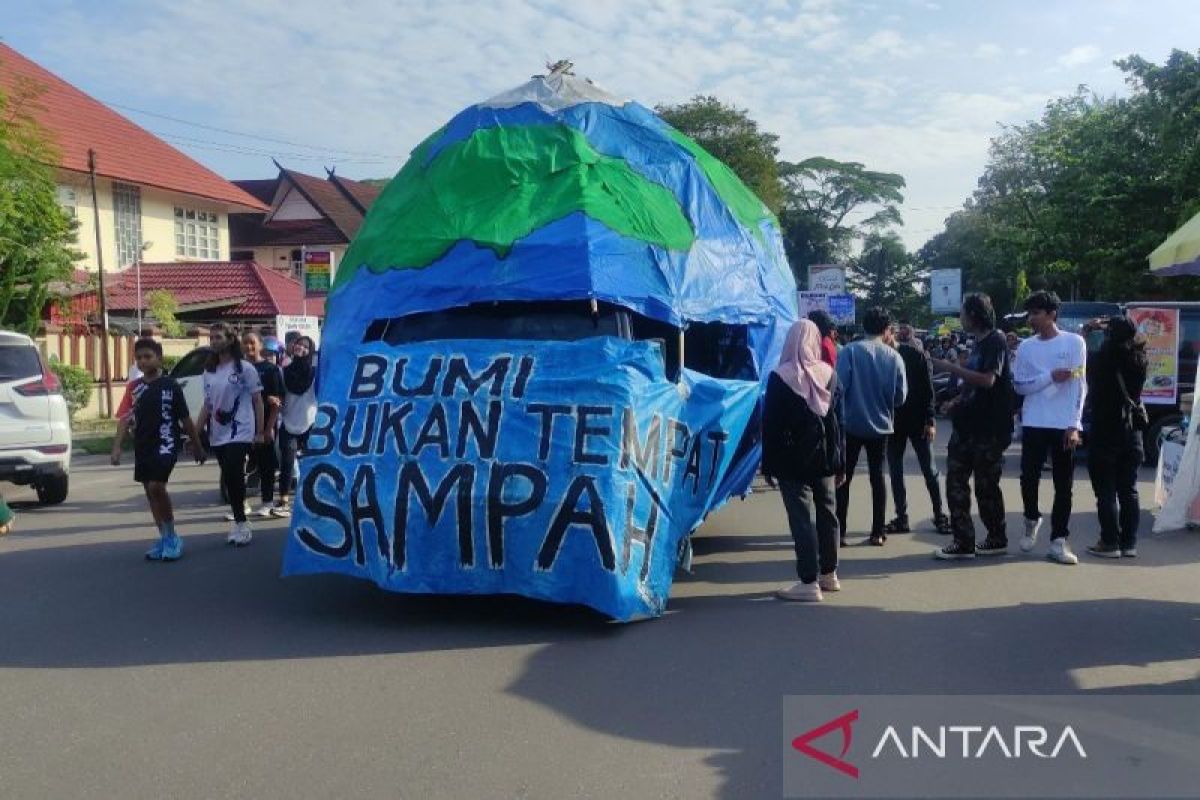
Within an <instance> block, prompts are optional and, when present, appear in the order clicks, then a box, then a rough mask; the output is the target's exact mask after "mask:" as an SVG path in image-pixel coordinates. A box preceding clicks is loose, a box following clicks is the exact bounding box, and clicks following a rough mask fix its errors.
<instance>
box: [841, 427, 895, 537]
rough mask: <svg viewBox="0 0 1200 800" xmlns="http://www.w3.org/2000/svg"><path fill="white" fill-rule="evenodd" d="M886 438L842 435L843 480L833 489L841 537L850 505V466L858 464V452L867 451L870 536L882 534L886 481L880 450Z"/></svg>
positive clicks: (845, 529) (882, 455) (852, 472)
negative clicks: (835, 496)
mask: <svg viewBox="0 0 1200 800" xmlns="http://www.w3.org/2000/svg"><path fill="white" fill-rule="evenodd" d="M887 440H888V437H887V436H886V435H885V436H872V437H870V438H863V437H860V436H855V435H853V434H850V433H847V434H846V482H845V483H843V484H842V485H841V486H839V487H838V490H837V515H838V525H839V526H840V528H841V532H842V536H845V535H846V531H847V530H848V528H847V527H846V512H847V511H848V510H849V508H850V480H851V478H853V477H854V469H855V467H857V466H858V453H859V451H860V450H864V449H865V450H866V451H867V470H868V473H869V475H870V479H871V535H872V536H875V535H882V534H883V515H884V514H885V513H886V511H887V508H886V506H887V484H886V483H885V482H884V477H883V461H884V450H885V449H886V448H887Z"/></svg>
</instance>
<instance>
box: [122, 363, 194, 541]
mask: <svg viewBox="0 0 1200 800" xmlns="http://www.w3.org/2000/svg"><path fill="white" fill-rule="evenodd" d="M133 353H134V358H135V359H136V360H137V365H138V369H140V370H141V371H142V377H141V380H139V381H138V383H137V385H136V386H135V387H134V389H133V393H134V398H135V399H134V402H133V413H132V414H130V415H129V416H128V417H126V418H125V419H122V420H121V421H120V423H119V424H118V425H117V437H116V441H114V442H113V450H112V463H113V464H114V465H117V464H120V463H121V444H122V442H123V441H124V439H125V433H126V432H127V431H128V430H132V431H133V453H134V456H133V479H134V480H135V481H137V482H138V483H140V484H142V485H143V486H144V487H145V489H146V499H147V500H148V501H149V503H150V513H151V514H152V515H153V516H154V524H155V525H156V526H157V527H158V535H159V540H158V543H157V544H155V545H154V546H153V547H151V548H150V549H149V550H147V551H146V558H147V559H149V560H150V561H175V560H176V559H178V558H179V557H180V556H182V555H183V540H182V539H180V538H179V535H178V534H177V533H176V532H175V512H174V510H173V509H172V508H171V497H170V495H168V494H167V481H168V480H169V479H170V477H171V471H172V470H173V469H175V461H176V460H177V459H178V457H179V448H180V443H181V437H180V429H182V430H184V431H186V432H187V435H188V438H189V439H190V440H191V442H192V453H193V454H194V455H195V457H196V463H198V464H203V463H204V459H205V454H204V448H203V447H202V446H201V444H200V436H199V434H198V433H197V431H196V426H195V425H194V424H193V423H192V415H191V414H189V413H188V407H187V401H186V400H184V398H183V389H182V388H180V386H179V384H178V383H176V382H175V380H174V379H173V378H170V377H167V376H166V375H163V374H162V345H161V344H159V343H158V342H156V341H154V340H153V339H139V340H138V341H137V342H136V343H135V344H134V346H133Z"/></svg>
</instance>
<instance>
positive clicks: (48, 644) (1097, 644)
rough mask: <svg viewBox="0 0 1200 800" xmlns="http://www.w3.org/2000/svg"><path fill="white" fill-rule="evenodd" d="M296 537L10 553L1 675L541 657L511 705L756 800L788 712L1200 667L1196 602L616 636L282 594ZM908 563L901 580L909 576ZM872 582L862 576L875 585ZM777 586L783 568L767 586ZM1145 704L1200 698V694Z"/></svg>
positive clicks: (585, 621) (679, 612)
mask: <svg viewBox="0 0 1200 800" xmlns="http://www.w3.org/2000/svg"><path fill="white" fill-rule="evenodd" d="M284 535H285V532H284V530H283V529H282V528H275V529H271V530H264V531H263V532H261V533H260V534H259V535H258V536H257V538H256V540H255V543H254V545H253V546H252V547H250V548H247V549H241V550H235V549H233V548H229V547H227V546H226V545H225V544H224V543H223V540H222V538H221V537H220V536H218V535H208V536H197V535H191V536H188V537H187V545H188V554H187V556H186V557H185V559H184V560H183V561H181V562H179V563H177V564H147V563H145V562H143V561H141V560H140V553H141V551H142V549H144V547H145V546H146V544H147V543H145V542H112V543H102V544H86V545H76V546H54V547H45V548H39V549H30V550H14V551H11V552H8V553H6V554H4V556H3V558H0V586H4V587H5V597H6V600H5V608H4V613H3V615H2V616H0V666H3V667H20V668H109V667H123V666H131V665H133V666H136V665H145V664H172V663H192V662H211V661H241V660H286V659H294V658H318V657H329V656H354V655H366V654H372V655H374V654H399V653H408V652H422V651H435V650H451V649H453V650H464V651H470V650H472V649H476V648H486V647H497V646H508V645H529V644H541V645H544V646H543V647H541V648H539V649H537V650H536V651H535V652H534V653H533V654H532V655H531V656H529V658H528V660H527V661H526V662H525V665H524V669H523V672H522V674H521V675H520V677H519V678H517V679H516V680H515V681H514V682H513V683H512V684H511V686H510V687H509V689H508V690H509V692H511V693H512V694H514V695H516V696H519V697H522V698H526V699H528V700H529V701H531V702H534V703H537V704H540V705H542V706H544V707H546V708H548V709H551V710H553V711H554V712H555V713H556V714H560V715H563V716H565V717H566V718H568V719H570V720H572V721H573V722H574V723H575V724H578V725H580V726H584V727H586V728H588V729H593V730H596V731H600V732H603V733H606V734H610V735H612V736H617V737H621V738H625V739H631V740H634V741H645V742H653V743H657V744H664V745H669V746H672V747H679V748H703V749H709V750H716V751H719V754H718V755H715V756H713V757H711V759H710V764H711V766H712V767H713V768H714V769H716V770H718V771H719V772H720V774H721V775H722V776H723V781H722V786H723V791H722V796H724V797H729V798H735V797H736V798H742V797H759V796H774V795H777V794H778V783H779V779H780V766H779V764H780V762H779V759H780V757H781V756H780V753H781V742H782V739H781V730H780V726H781V717H780V708H781V698H782V696H783V695H785V694H803V693H823V694H828V693H834V694H836V693H851V692H854V693H865V694H874V693H938V694H941V693H976V692H980V693H981V692H991V693H1010V692H1017V693H1033V694H1036V693H1055V692H1073V691H1077V690H1078V686H1077V684H1076V683H1075V681H1074V680H1073V678H1072V676H1071V674H1070V671H1071V670H1075V669H1080V668H1088V667H1093V668H1094V667H1098V666H1105V665H1121V664H1145V663H1152V662H1163V661H1174V660H1180V659H1190V658H1196V657H1197V656H1200V603H1193V602H1156V601H1146V600H1130V599H1110V600H1102V601H1087V602H1061V603H1040V604H1024V605H1017V606H1007V607H999V608H990V609H982V610H970V611H960V610H955V611H942V612H938V613H912V612H896V611H887V610H884V609H879V608H870V607H855V606H851V605H847V604H844V603H830V604H827V605H825V606H820V607H797V606H791V605H786V604H782V603H778V602H775V601H773V600H770V599H768V598H766V597H764V596H762V595H759V594H741V595H729V594H722V595H719V596H704V597H682V598H677V599H675V600H673V601H672V603H671V609H670V613H669V614H668V615H667V617H666V618H664V619H662V620H659V621H655V622H648V623H642V624H635V625H629V626H615V625H608V624H606V623H604V621H603V620H602V619H601V618H599V617H598V616H597V615H595V614H593V613H591V612H588V611H586V610H584V609H579V608H563V607H560V606H551V605H546V604H540V603H535V602H531V601H524V600H520V599H517V598H495V597H492V598H461V597H458V598H439V597H405V596H399V595H393V594H388V593H385V592H382V591H379V590H377V589H375V588H374V587H373V586H371V585H369V584H367V583H364V582H360V581H355V580H351V579H347V578H342V577H337V576H316V577H305V578H292V579H286V580H280V579H278V578H277V575H278V568H279V567H278V565H279V564H280V555H281V550H282V545H283V537H284ZM756 542H758V543H761V544H762V545H763V546H766V547H768V548H770V549H772V550H774V549H776V548H786V547H788V546H789V545H790V542H789V541H788V540H787V539H786V538H784V537H778V536H774V537H744V541H741V542H730V541H726V538H725V537H719V538H717V539H715V540H713V541H709V542H707V543H704V544H703V545H701V546H702V547H707V548H711V549H712V550H716V551H719V550H725V549H728V550H737V549H741V550H743V551H744V550H746V549H751V548H752V547H757V546H759V545H758V544H753V543H756ZM906 561H907V559H897V560H893V561H891V562H889V563H888V565H887V569H888V570H889V571H891V572H894V571H895V570H896V569H904V567H905V562H906ZM870 563H871V562H869V561H868V562H855V563H850V564H848V567H853V566H858V567H865V568H866V569H865V570H864V572H867V573H869V571H870V566H869V565H870ZM913 563H914V565H915V564H916V561H914V562H913ZM920 563H921V566H920V568H921V569H927V568H934V566H933V564H932V563H931V562H927V561H925V560H924V559H922V560H921V562H920ZM700 566H701V567H702V570H701V577H702V578H704V579H706V580H710V581H712V580H718V579H720V578H721V575H722V573H726V572H729V571H730V570H741V571H742V572H740V573H737V574H735V575H731V576H730V579H731V580H733V579H740V580H743V581H757V580H760V579H764V578H765V577H766V576H765V567H762V566H761V565H759V564H757V563H752V564H748V565H747V564H734V565H717V564H703V565H700ZM780 567H781V562H780V561H778V560H776V561H774V562H772V563H771V571H772V575H771V579H775V578H777V577H778V571H779V569H780ZM760 569H761V570H762V571H763V573H764V574H761V575H760V574H759V570H760ZM846 599H852V598H850V597H849V596H847V598H846ZM464 657H469V655H466V654H464ZM282 668H284V669H286V667H282ZM398 668H399V667H398ZM1140 688H1141V690H1147V689H1149V690H1164V691H1165V690H1175V691H1189V692H1195V691H1200V681H1196V680H1192V681H1186V682H1181V683H1178V684H1174V685H1169V686H1155V687H1140Z"/></svg>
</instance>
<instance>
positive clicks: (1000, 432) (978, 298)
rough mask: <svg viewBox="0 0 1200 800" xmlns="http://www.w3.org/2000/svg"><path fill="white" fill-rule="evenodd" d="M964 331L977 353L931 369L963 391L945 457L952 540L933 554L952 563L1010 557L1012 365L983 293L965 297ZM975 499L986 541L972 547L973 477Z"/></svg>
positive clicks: (954, 407) (954, 412)
mask: <svg viewBox="0 0 1200 800" xmlns="http://www.w3.org/2000/svg"><path fill="white" fill-rule="evenodd" d="M962 323H963V328H964V329H965V330H966V331H967V332H969V333H973V334H975V337H976V342H977V344H976V345H975V349H974V350H972V351H971V354H970V355H969V356H968V357H967V359H966V363H965V364H951V363H950V362H948V361H941V360H935V361H934V363H933V366H934V368H935V369H937V370H939V371H941V370H945V371H948V372H951V373H953V374H954V375H957V376H958V377H959V378H961V379H962V387H963V388H962V392H961V394H960V395H959V396H958V398H956V399H955V400H954V401H953V402H952V404H951V405H952V408H951V419H952V420H953V423H954V432H953V433H952V434H951V436H950V444H949V447H948V448H947V452H946V504H947V505H948V506H949V508H950V523H951V527H952V528H953V530H954V541H953V542H951V543H950V544H949V545H947V546H946V547H943V548H941V549H939V550H936V551H935V552H934V556H936V557H937V558H940V559H943V560H947V561H951V560H958V559H968V558H974V557H975V555H976V553H978V554H979V555H1003V554H1004V553H1006V552H1008V536H1007V533H1006V530H1005V525H1004V496H1003V495H1002V494H1001V493H1000V475H1001V472H1002V471H1003V468H1004V451H1005V449H1006V448H1007V447H1008V445H1009V444H1010V443H1011V441H1012V408H1013V400H1012V396H1013V389H1012V364H1011V362H1010V360H1009V354H1008V346H1007V344H1006V342H1005V341H1004V334H1002V333H1000V332H999V331H997V330H996V329H995V328H996V313H995V311H994V310H993V309H992V301H991V298H989V297H988V296H987V295H986V294H969V295H967V296H966V297H965V298H963V305H962ZM972 474H974V476H975V499H976V501H977V502H978V504H979V518H980V519H981V520H982V521H983V524H984V527H985V528H986V529H987V538H986V539H984V541H982V542H980V543H979V544H978V545H976V543H975V526H974V525H973V524H972V523H971V487H970V479H971V475H972Z"/></svg>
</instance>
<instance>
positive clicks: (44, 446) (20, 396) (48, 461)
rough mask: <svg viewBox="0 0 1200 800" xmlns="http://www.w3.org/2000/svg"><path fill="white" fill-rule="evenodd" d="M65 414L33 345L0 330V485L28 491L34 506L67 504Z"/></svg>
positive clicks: (68, 455)
mask: <svg viewBox="0 0 1200 800" xmlns="http://www.w3.org/2000/svg"><path fill="white" fill-rule="evenodd" d="M70 474H71V414H70V411H69V410H68V409H67V401H66V399H65V398H64V397H63V394H62V386H61V385H60V384H59V381H58V377H57V376H55V374H54V373H53V372H51V371H50V367H49V365H47V363H46V362H45V361H44V360H43V359H42V356H41V354H40V353H39V352H38V349H37V347H36V346H35V345H34V343H33V340H32V339H30V338H29V337H28V336H24V335H22V334H19V333H12V332H10V331H0V481H9V482H11V483H15V484H17V485H18V486H32V487H33V488H34V490H35V491H37V496H38V501H39V502H41V503H43V504H46V505H52V504H55V503H61V502H63V501H64V500H66V499H67V492H68V489H69V486H70Z"/></svg>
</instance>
